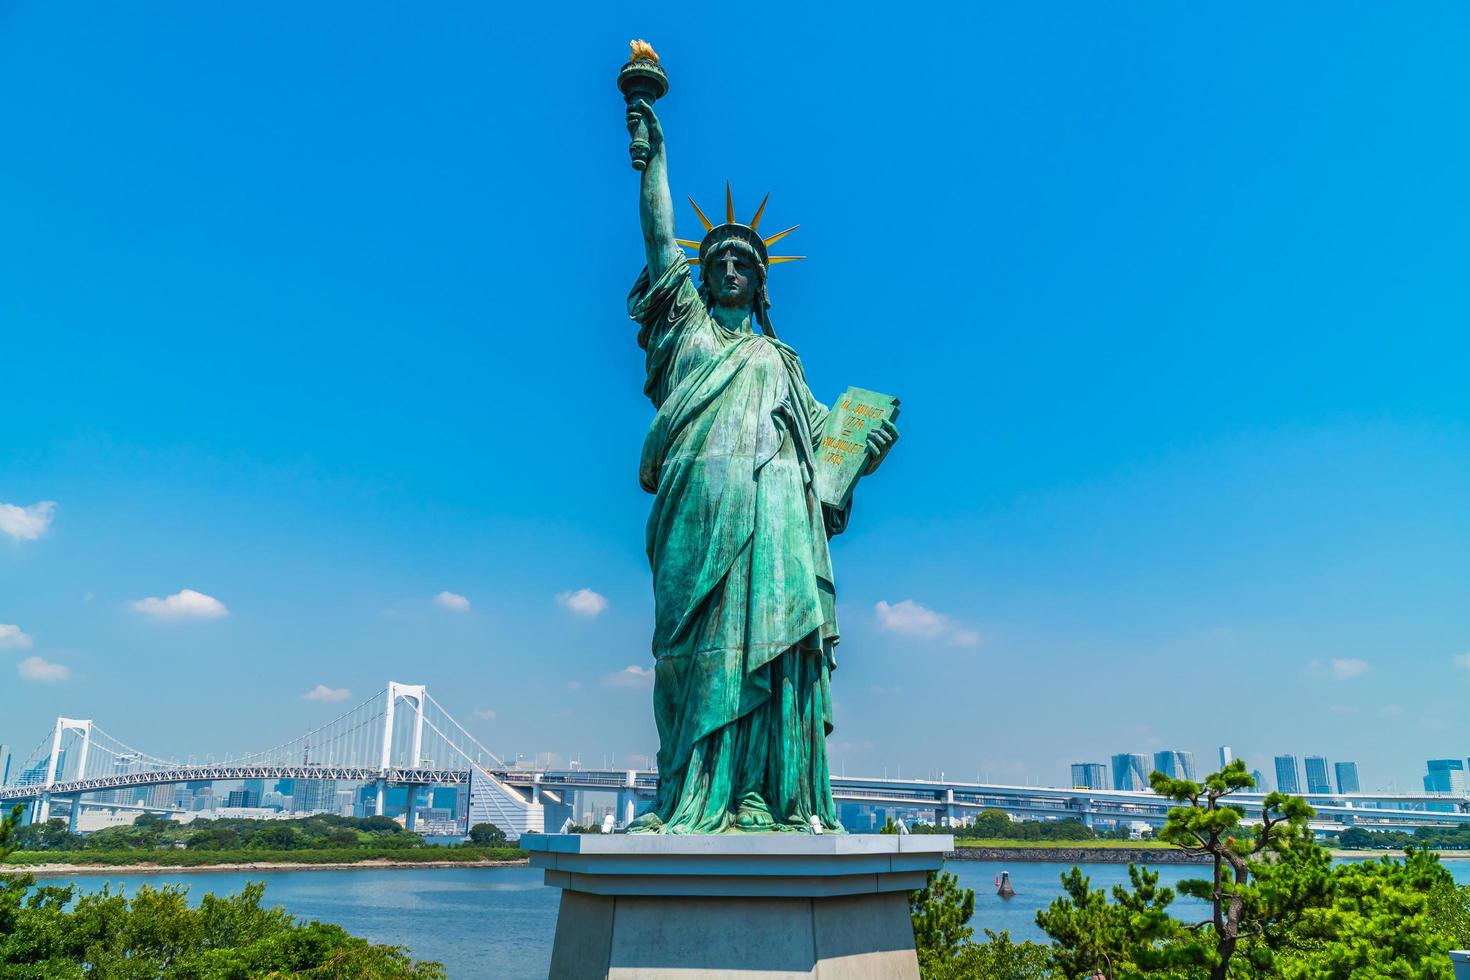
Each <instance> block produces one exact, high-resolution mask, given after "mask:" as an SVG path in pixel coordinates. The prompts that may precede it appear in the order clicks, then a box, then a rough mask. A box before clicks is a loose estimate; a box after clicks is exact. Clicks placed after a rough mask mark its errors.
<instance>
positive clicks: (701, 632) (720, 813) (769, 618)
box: [628, 259, 847, 833]
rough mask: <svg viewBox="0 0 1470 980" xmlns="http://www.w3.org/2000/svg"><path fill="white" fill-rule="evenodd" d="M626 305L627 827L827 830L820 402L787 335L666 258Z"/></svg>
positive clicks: (828, 611)
mask: <svg viewBox="0 0 1470 980" xmlns="http://www.w3.org/2000/svg"><path fill="white" fill-rule="evenodd" d="M628 309H629V313H630V315H631V316H632V317H633V319H635V320H637V321H638V323H639V324H640V329H639V332H638V343H639V346H640V347H642V348H643V350H644V351H645V352H646V354H647V369H648V377H647V383H646V384H645V387H644V391H645V392H646V393H647V394H648V396H649V398H650V399H651V400H652V401H653V404H654V406H655V408H656V409H657V413H656V415H655V417H654V420H653V424H652V426H651V427H650V429H649V432H648V437H647V439H646V441H645V442H644V446H643V458H642V462H641V464H640V467H639V479H640V482H641V483H642V485H643V488H644V489H645V490H647V491H648V492H649V493H652V494H653V495H654V502H653V509H652V512H651V513H650V514H649V518H648V534H647V545H648V559H649V563H650V565H651V566H652V568H653V586H654V600H655V601H654V606H655V617H654V635H653V654H654V689H653V700H654V715H655V719H656V722H657V726H658V735H659V752H658V769H659V776H660V786H659V793H658V796H657V798H656V800H655V803H654V806H653V808H652V810H651V811H650V812H649V813H648V814H646V815H644V816H643V817H641V818H639V820H638V821H636V822H635V824H634V826H633V827H632V828H631V829H633V830H634V831H658V832H662V833H720V832H724V831H733V830H752V831H758V830H807V829H809V825H810V820H811V818H812V817H813V816H816V817H817V818H819V819H820V821H821V822H822V824H823V825H824V827H825V828H827V829H829V830H840V829H841V827H840V824H839V823H838V821H837V816H836V808H835V807H834V805H833V802H832V788H831V783H830V779H829V774H828V768H827V751H826V738H827V735H828V733H829V732H830V731H831V729H832V701H831V672H832V669H833V668H834V667H835V666H836V661H835V659H834V656H833V653H834V648H835V647H836V644H837V639H838V633H837V615H836V606H835V600H834V589H833V579H832V562H831V558H830V555H829V553H828V549H827V538H828V536H829V535H830V534H835V533H837V532H839V531H841V530H842V527H843V526H844V525H845V523H846V519H847V513H846V510H844V511H842V512H838V511H835V510H833V509H832V508H828V507H824V505H823V504H822V503H821V501H820V500H819V499H818V498H817V496H816V493H815V492H814V490H813V488H812V461H813V456H814V451H815V443H816V439H817V433H819V432H820V431H821V428H822V425H823V423H824V421H825V419H826V416H827V408H826V407H825V406H823V405H822V404H820V403H819V402H817V400H816V399H815V398H813V397H812V393H811V390H810V389H809V388H808V387H807V383H806V377H805V375H804V373H803V371H802V367H801V361H800V359H799V358H798V357H797V355H796V352H795V351H794V350H792V349H791V348H790V347H788V346H787V345H786V344H783V343H781V342H780V341H779V340H776V339H775V338H772V337H767V336H764V335H761V334H756V333H751V332H746V331H736V330H729V329H727V328H725V327H723V326H721V325H720V324H719V323H718V322H716V321H715V319H714V318H713V317H711V316H710V314H709V312H708V311H707V310H706V309H705V306H704V303H703V301H702V299H701V298H700V296H699V293H698V291H697V290H696V289H695V287H694V284H693V283H692V282H691V281H690V276H689V267H688V265H687V263H686V262H685V261H683V260H682V259H680V260H679V261H677V262H676V263H675V264H674V265H672V266H671V267H670V268H669V269H667V270H666V271H665V272H664V273H663V274H662V275H661V276H659V278H658V280H657V281H656V282H650V281H649V276H648V271H647V270H646V269H645V270H644V272H643V274H642V275H641V276H640V277H639V279H638V281H637V283H635V285H634V287H633V290H632V293H631V294H630V295H629V297H628Z"/></svg>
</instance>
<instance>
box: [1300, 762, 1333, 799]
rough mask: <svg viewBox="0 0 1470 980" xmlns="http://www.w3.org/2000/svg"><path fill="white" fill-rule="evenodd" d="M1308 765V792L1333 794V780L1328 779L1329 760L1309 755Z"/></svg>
mask: <svg viewBox="0 0 1470 980" xmlns="http://www.w3.org/2000/svg"><path fill="white" fill-rule="evenodd" d="M1306 763H1307V792H1308V793H1331V792H1332V780H1330V779H1328V778H1327V759H1326V758H1325V757H1324V756H1320V755H1309V756H1307V759H1306Z"/></svg>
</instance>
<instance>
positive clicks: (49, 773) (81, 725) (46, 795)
mask: <svg viewBox="0 0 1470 980" xmlns="http://www.w3.org/2000/svg"><path fill="white" fill-rule="evenodd" d="M69 731H70V732H80V733H81V735H82V751H81V754H80V755H79V756H78V757H77V775H78V776H85V775H86V774H87V750H88V749H89V748H91V747H92V720H91V719H90V718H89V719H86V720H82V719H78V718H57V719H56V732H55V734H53V735H52V736H51V758H50V759H49V760H48V761H47V763H46V782H45V783H43V784H42V785H43V786H44V789H43V790H42V791H41V796H40V798H39V799H38V800H37V801H36V811H35V822H36V823H45V822H46V821H47V820H50V819H51V787H52V786H53V785H55V784H56V775H57V773H56V764H57V762H58V761H59V759H60V757H61V737H62V736H63V735H65V734H66V733H67V732H69ZM62 775H66V774H65V773H62ZM81 799H82V797H81V794H80V793H78V794H77V796H76V797H75V799H74V800H73V801H72V807H71V826H72V829H75V828H76V822H77V810H79V809H81V807H80V805H79V804H80V803H81Z"/></svg>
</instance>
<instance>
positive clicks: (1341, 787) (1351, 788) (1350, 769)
mask: <svg viewBox="0 0 1470 980" xmlns="http://www.w3.org/2000/svg"><path fill="white" fill-rule="evenodd" d="M1332 768H1333V769H1334V770H1335V771H1336V774H1337V791H1338V792H1339V793H1361V792H1362V789H1361V787H1360V786H1359V785H1358V764H1357V763H1356V762H1339V763H1337V764H1336V765H1334V766H1333V767H1332Z"/></svg>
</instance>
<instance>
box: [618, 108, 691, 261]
mask: <svg viewBox="0 0 1470 980" xmlns="http://www.w3.org/2000/svg"><path fill="white" fill-rule="evenodd" d="M628 133H629V134H630V135H632V136H633V137H634V138H635V139H636V138H639V137H643V138H644V139H646V141H647V143H648V159H647V165H646V166H645V167H644V168H643V171H642V173H641V174H640V180H639V187H638V220H639V223H640V224H641V225H642V226H643V251H644V253H645V254H646V255H647V257H648V275H649V278H650V279H651V280H653V281H657V280H658V277H659V276H660V275H662V274H663V272H664V270H665V269H667V268H668V267H669V266H670V265H672V264H673V263H674V261H675V260H676V259H677V258H678V256H679V255H681V254H682V253H681V251H680V249H679V244H678V242H676V241H674V199H673V196H672V195H671V194H670V193H669V160H668V154H667V152H666V151H665V148H664V130H663V126H662V125H660V123H659V121H658V115H657V114H655V113H654V111H653V106H652V105H650V104H649V103H648V102H646V101H644V100H642V99H638V100H636V101H634V102H633V103H631V104H630V105H629V106H628Z"/></svg>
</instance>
